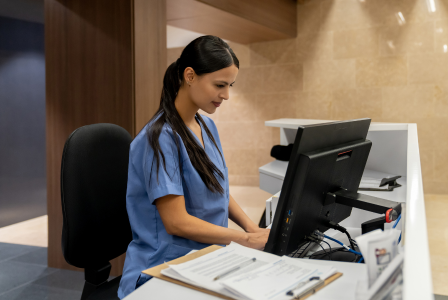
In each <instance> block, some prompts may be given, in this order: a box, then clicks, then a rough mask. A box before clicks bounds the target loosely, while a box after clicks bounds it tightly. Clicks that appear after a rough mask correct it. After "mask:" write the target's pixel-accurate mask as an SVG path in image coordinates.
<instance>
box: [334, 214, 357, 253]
mask: <svg viewBox="0 0 448 300" xmlns="http://www.w3.org/2000/svg"><path fill="white" fill-rule="evenodd" d="M328 227H330V228H333V229H335V230H337V231H340V232H342V233H345V234H346V235H347V238H348V241H349V243H350V247H352V249H353V250H355V249H356V248H355V243H354V240H353V239H352V237H351V236H350V233H348V231H347V229H345V227H342V226H341V225H339V224H338V223H335V222H333V221H330V222H329V223H328Z"/></svg>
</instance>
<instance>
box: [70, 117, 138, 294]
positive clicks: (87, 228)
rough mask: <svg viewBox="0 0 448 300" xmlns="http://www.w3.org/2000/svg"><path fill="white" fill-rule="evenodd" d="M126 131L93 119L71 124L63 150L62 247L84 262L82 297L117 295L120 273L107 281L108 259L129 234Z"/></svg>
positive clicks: (119, 250) (81, 265)
mask: <svg viewBox="0 0 448 300" xmlns="http://www.w3.org/2000/svg"><path fill="white" fill-rule="evenodd" d="M131 140H132V138H131V136H130V135H129V133H128V132H127V131H126V130H125V129H123V128H121V127H120V126H117V125H113V124H94V125H87V126H83V127H80V128H78V129H76V130H75V131H74V132H73V133H72V134H71V135H70V137H69V138H68V139H67V141H66V143H65V146H64V152H63V155H62V169H61V200H62V213H63V219H64V220H63V228H62V252H63V254H64V258H65V260H66V261H67V262H68V263H69V264H70V265H72V266H75V267H78V268H84V275H85V280H86V282H85V285H84V289H83V292H82V296H81V300H87V299H89V300H93V299H95V300H96V299H98V300H100V299H101V300H102V299H104V300H106V299H107V300H109V299H118V296H117V291H118V285H119V283H120V279H121V276H119V277H116V278H114V279H113V280H111V281H108V278H109V275H110V269H111V264H110V263H109V261H110V260H112V259H114V258H116V257H118V256H120V255H121V254H123V253H124V252H126V249H127V246H128V245H129V243H130V241H131V240H132V233H131V228H130V225H129V219H128V215H127V212H126V187H127V178H128V160H129V146H130V143H131Z"/></svg>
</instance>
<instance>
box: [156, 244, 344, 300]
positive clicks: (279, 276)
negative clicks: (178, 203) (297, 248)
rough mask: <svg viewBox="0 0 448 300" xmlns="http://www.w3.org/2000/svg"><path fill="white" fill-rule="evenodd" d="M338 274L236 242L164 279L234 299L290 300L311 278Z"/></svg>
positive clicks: (173, 267) (171, 269) (168, 272)
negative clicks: (292, 294)
mask: <svg viewBox="0 0 448 300" xmlns="http://www.w3.org/2000/svg"><path fill="white" fill-rule="evenodd" d="M335 273H336V270H335V269H334V268H332V267H329V266H320V265H314V264H311V263H307V262H303V260H301V259H294V258H290V257H286V256H283V257H279V256H276V255H273V254H269V253H265V252H262V251H258V250H254V249H250V248H246V247H243V246H241V245H238V244H236V243H232V244H230V245H229V246H227V247H225V248H222V249H219V250H216V251H214V252H211V253H208V254H206V255H204V256H201V257H198V258H196V259H194V260H191V261H188V262H185V263H182V264H179V265H170V267H169V268H167V269H164V270H162V274H163V275H165V276H168V277H171V278H174V279H177V280H180V281H183V282H185V283H189V284H191V285H194V286H197V287H202V288H205V289H208V290H211V291H214V292H217V293H220V294H222V295H225V296H228V297H231V298H234V299H256V300H264V299H266V300H268V299H270V300H271V299H272V300H273V299H276V300H277V299H278V300H280V299H291V298H292V296H288V295H287V294H286V293H287V292H288V291H290V290H294V294H297V293H300V292H301V291H302V290H306V289H307V288H309V287H310V286H311V285H313V284H314V283H313V282H312V281H309V279H310V278H311V277H319V278H321V279H322V280H324V279H326V278H328V277H330V276H331V275H333V274H335ZM300 283H302V285H301V286H300V288H296V287H297V286H298V284H300ZM295 288H296V289H295Z"/></svg>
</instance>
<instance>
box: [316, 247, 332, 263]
mask: <svg viewBox="0 0 448 300" xmlns="http://www.w3.org/2000/svg"><path fill="white" fill-rule="evenodd" d="M318 245H319V246H320V247H321V248H322V250H324V252H325V256H328V258H329V259H330V260H331V256H330V255H328V253H327V251H326V250H325V249H324V247H323V246H322V245H321V244H318Z"/></svg>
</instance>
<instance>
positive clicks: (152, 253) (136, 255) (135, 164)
mask: <svg viewBox="0 0 448 300" xmlns="http://www.w3.org/2000/svg"><path fill="white" fill-rule="evenodd" d="M202 118H203V120H204V122H205V123H206V124H207V127H208V129H209V130H210V132H211V133H212V135H213V138H214V139H215V142H216V144H217V145H218V147H219V150H220V151H221V153H223V152H222V148H221V142H220V140H219V135H218V130H217V128H216V125H215V123H214V122H213V120H211V119H210V118H208V117H206V116H202ZM147 126H150V124H149V125H147ZM201 131H202V137H203V141H204V149H205V152H206V153H207V155H208V157H209V158H210V160H211V161H212V162H213V163H214V164H215V166H217V167H218V168H219V169H220V170H221V172H222V173H223V175H224V180H223V179H221V178H220V177H219V176H218V180H219V183H220V184H221V186H222V187H223V189H224V191H225V192H224V194H223V195H221V194H219V193H212V192H211V191H210V190H208V189H207V187H206V186H205V184H204V182H203V181H202V179H201V177H199V174H198V172H197V171H196V169H195V168H194V167H193V165H192V164H191V161H190V158H189V157H188V154H187V150H186V149H185V146H184V144H183V142H182V140H181V139H180V137H179V141H180V143H179V145H180V161H181V162H182V167H183V173H182V174H181V173H180V169H179V156H178V152H177V147H176V144H175V141H174V139H173V138H174V133H173V131H172V130H171V128H170V127H169V126H168V125H167V124H165V126H164V127H163V129H162V132H161V134H160V137H159V144H160V148H161V151H162V152H163V154H164V155H165V162H166V170H167V172H165V169H164V168H163V165H162V160H160V162H161V165H160V167H159V172H158V176H159V179H158V182H157V171H156V170H157V167H156V163H155V160H154V164H153V157H154V151H153V150H152V148H151V147H150V146H149V143H148V141H147V137H146V128H144V129H143V130H142V131H141V132H140V133H139V134H138V135H137V137H136V138H135V139H134V141H133V142H132V143H131V149H130V154H129V171H128V187H127V194H126V208H127V212H128V216H129V222H130V223H131V228H132V236H133V240H132V242H131V243H130V244H129V246H128V250H127V252H126V261H125V263H124V268H123V276H122V278H121V282H120V288H119V290H118V297H119V298H120V299H122V298H124V297H126V296H127V295H128V294H130V293H131V292H132V291H134V290H135V288H136V287H138V286H140V285H141V284H143V283H144V282H146V281H147V280H148V279H150V278H151V277H150V276H147V275H145V274H142V273H141V271H143V270H145V269H148V268H151V267H153V266H157V265H159V264H162V263H164V262H168V261H170V260H173V259H175V258H178V257H180V256H183V255H185V254H187V253H188V252H190V251H191V250H193V249H196V250H198V249H202V248H204V247H207V246H209V245H208V244H203V243H198V242H195V241H192V240H188V239H185V238H182V237H179V236H174V235H169V234H168V233H167V232H166V229H165V226H164V225H163V222H162V219H161V218H160V215H159V212H158V211H157V207H156V206H155V204H154V201H155V200H156V199H158V198H160V197H163V196H166V195H183V196H184V198H185V206H186V209H187V212H188V213H189V214H190V215H192V216H195V217H198V218H200V219H202V220H204V221H207V222H209V223H212V224H215V225H218V226H222V227H227V226H228V214H229V212H228V208H229V180H228V172H227V167H226V163H225V160H224V156H222V158H221V155H220V154H219V152H218V150H217V149H216V147H215V145H214V144H213V142H212V141H211V140H210V139H209V137H208V136H207V134H206V133H205V130H204V128H202V126H201ZM191 133H192V134H193V135H194V136H195V134H194V133H193V132H191ZM196 139H197V142H198V143H199V144H200V145H201V143H200V141H199V138H198V137H197V136H196Z"/></svg>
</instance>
